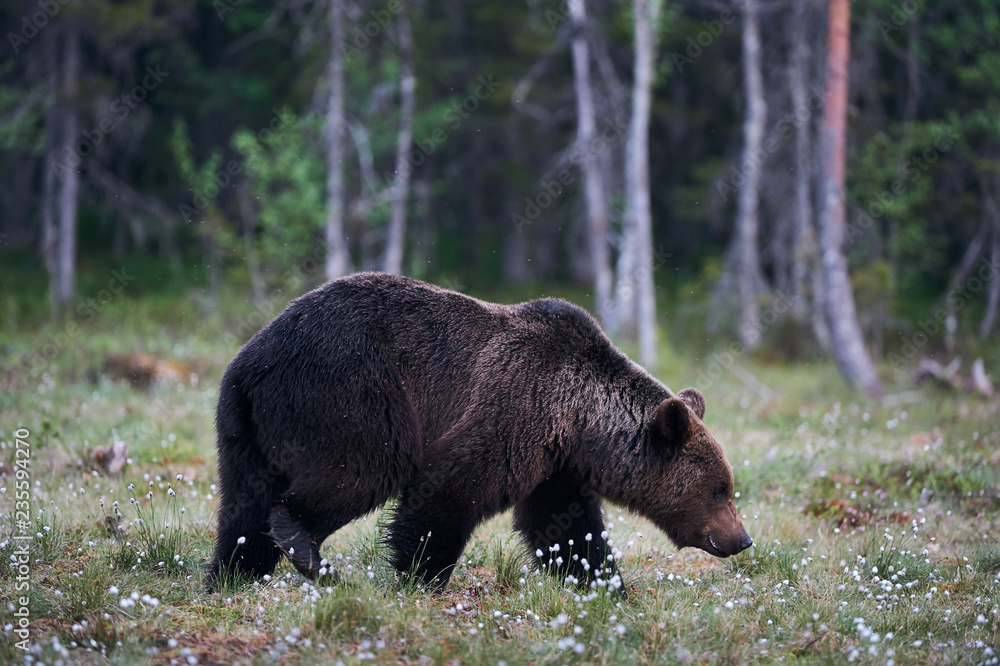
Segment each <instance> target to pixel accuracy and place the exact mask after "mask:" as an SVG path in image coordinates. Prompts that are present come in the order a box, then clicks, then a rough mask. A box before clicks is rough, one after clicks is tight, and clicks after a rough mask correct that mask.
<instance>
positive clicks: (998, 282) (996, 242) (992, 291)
mask: <svg viewBox="0 0 1000 666" xmlns="http://www.w3.org/2000/svg"><path fill="white" fill-rule="evenodd" d="M997 180H998V179H997V178H994V182H996V181H997ZM995 191H996V190H994V192H995ZM986 215H987V216H988V217H989V218H990V222H991V226H992V229H991V230H990V234H991V235H992V236H993V242H992V247H991V249H990V263H992V264H993V271H997V270H998V269H997V267H1000V206H998V205H997V200H996V198H994V194H993V193H990V194H988V195H987V200H986ZM987 280H988V285H989V291H988V292H987V298H986V314H985V315H983V321H982V324H980V326H979V335H980V336H981V337H984V338H985V337H986V336H987V335H989V332H990V330H992V329H993V322H994V321H996V317H997V306H998V305H1000V275H998V274H997V273H996V272H994V273H993V274H992V275H990V277H989V278H987Z"/></svg>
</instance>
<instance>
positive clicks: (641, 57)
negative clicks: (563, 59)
mask: <svg viewBox="0 0 1000 666" xmlns="http://www.w3.org/2000/svg"><path fill="white" fill-rule="evenodd" d="M662 6H663V2H662V0H633V4H632V7H633V16H634V29H635V73H634V81H633V86H632V119H631V122H630V123H629V133H628V143H627V144H626V146H625V181H626V182H625V188H626V196H627V201H626V211H625V238H624V247H623V248H622V254H624V255H627V256H626V257H624V260H623V261H622V260H620V263H619V267H620V268H619V274H618V308H617V309H618V316H619V318H620V319H621V322H620V324H624V325H623V326H621V329H622V330H623V331H624V332H626V333H627V332H629V330H628V329H629V324H630V323H631V322H635V327H636V328H637V329H638V336H639V359H640V361H642V363H645V364H647V365H648V364H652V363H654V362H655V361H656V291H655V285H654V282H653V269H654V266H653V221H652V211H651V209H650V200H649V196H650V194H649V118H650V113H651V107H652V93H653V73H654V72H653V69H654V65H655V58H656V47H657V44H656V42H657V32H656V31H657V24H658V23H659V18H660V9H661V8H662ZM622 269H624V272H622Z"/></svg>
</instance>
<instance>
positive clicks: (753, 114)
mask: <svg viewBox="0 0 1000 666" xmlns="http://www.w3.org/2000/svg"><path fill="white" fill-rule="evenodd" d="M743 85H744V89H745V91H746V99H747V116H746V119H745V120H744V122H743V159H742V167H743V169H744V172H745V173H744V180H743V185H742V186H741V187H740V195H739V201H738V204H737V217H736V270H737V276H738V279H737V282H738V288H739V293H740V325H739V335H740V341H741V342H742V343H743V345H744V346H745V347H746V348H747V349H754V348H756V347H757V346H758V345H760V339H761V332H760V324H759V321H760V307H759V304H758V301H757V298H758V296H759V291H758V288H759V286H760V285H761V284H762V283H763V277H762V273H761V269H760V249H759V248H758V246H757V235H758V227H759V221H758V217H757V212H758V205H759V198H760V172H761V165H759V164H757V163H756V160H757V159H758V157H759V156H760V155H762V154H763V151H762V145H763V142H764V123H765V121H766V118H767V102H766V101H765V100H764V82H763V77H762V76H761V71H760V27H759V26H758V23H757V0H746V2H745V4H744V7H743Z"/></svg>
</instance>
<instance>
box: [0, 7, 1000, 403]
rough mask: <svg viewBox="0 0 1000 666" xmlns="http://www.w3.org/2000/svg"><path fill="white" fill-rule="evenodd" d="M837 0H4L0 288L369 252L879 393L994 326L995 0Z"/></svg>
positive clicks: (308, 267) (186, 277)
mask: <svg viewBox="0 0 1000 666" xmlns="http://www.w3.org/2000/svg"><path fill="white" fill-rule="evenodd" d="M838 7H840V10H841V11H839V13H838V11H837V8H838ZM847 9H848V3H847V0H832V1H831V2H826V1H823V0H796V1H794V2H791V1H789V2H782V1H781V0H740V1H739V2H735V1H734V2H729V1H727V0H635V2H632V3H623V2H618V3H615V2H607V1H606V0H570V1H568V2H557V1H555V0H553V1H552V2H542V1H537V0H529V1H528V2H524V3H510V2H502V3H501V2H494V1H492V0H483V1H478V2H459V1H458V0H443V1H442V2H440V3H430V2H427V1H426V0H414V1H409V0H363V1H352V0H324V1H309V0H278V1H277V2H267V3H265V2H258V1H257V0H169V1H163V2H160V1H156V0H154V1H152V2H142V3H140V2H133V1H131V0H126V1H121V2H109V1H107V0H67V1H65V2H62V3H61V2H59V0H11V1H10V2H5V3H4V4H3V6H2V7H0V24H2V25H3V26H4V28H5V44H4V45H3V48H4V49H5V55H4V58H3V59H2V61H0V63H2V64H0V148H2V151H3V152H2V156H0V263H2V268H0V279H2V284H3V287H4V299H5V302H4V303H3V304H0V312H4V313H5V314H4V317H5V318H6V320H7V322H8V325H9V326H15V325H25V326H27V325H30V323H31V322H33V321H39V320H40V319H43V318H45V317H47V316H50V314H49V313H51V314H52V315H54V316H56V317H65V316H66V315H67V312H68V311H71V308H72V304H73V302H74V299H75V298H79V297H80V296H81V289H80V288H78V287H77V286H76V281H77V278H78V277H79V278H80V279H81V280H84V281H86V280H87V279H89V278H88V276H95V275H97V276H100V275H103V274H105V273H107V271H108V270H110V267H111V266H113V265H117V263H120V262H122V261H125V260H126V259H127V260H128V261H129V262H131V263H130V264H129V265H135V264H136V263H137V262H138V263H139V264H141V265H142V266H146V267H148V268H146V269H143V270H147V271H148V275H147V279H146V280H145V281H144V282H143V284H145V285H146V286H145V287H143V288H144V289H154V286H155V288H161V289H174V290H178V292H179V293H191V292H192V291H194V292H197V293H199V294H200V295H201V297H204V299H205V301H206V303H209V304H211V303H215V302H217V299H218V298H219V293H220V291H225V290H227V289H229V290H245V291H246V292H247V293H250V294H252V298H253V299H254V300H256V301H258V302H260V301H263V300H265V299H267V298H268V296H269V294H272V293H274V291H275V290H276V289H286V288H288V289H292V288H294V289H297V290H298V291H302V290H304V289H305V288H307V287H308V286H312V285H315V284H318V283H319V282H321V281H322V280H323V279H324V277H329V278H332V277H336V276H338V275H342V274H344V273H345V272H348V271H350V270H368V269H379V270H388V271H392V272H401V273H403V274H407V275H412V276H414V277H418V278H424V279H434V280H437V281H439V282H444V283H448V284H452V285H465V286H467V287H468V288H471V289H475V290H477V291H479V292H482V291H484V290H485V291H488V290H490V289H491V288H492V287H493V286H494V285H496V284H503V285H505V288H506V289H508V290H509V292H510V293H511V295H512V297H520V296H526V295H529V294H540V293H542V292H547V291H552V290H557V291H558V290H569V291H570V292H572V293H578V294H580V300H581V302H583V303H584V304H586V305H589V306H591V307H592V309H593V311H594V312H595V314H597V315H598V316H599V318H600V319H601V320H602V321H603V323H604V324H605V325H606V326H607V327H608V328H609V329H610V330H611V331H613V332H614V333H615V335H617V336H619V337H620V338H621V339H624V340H628V339H635V340H636V341H637V342H639V343H641V344H640V347H639V348H640V352H641V357H642V359H643V360H644V361H646V362H652V360H653V359H654V358H655V354H656V350H657V337H656V336H657V329H659V330H660V338H659V345H661V346H662V345H675V346H677V347H679V348H680V347H685V346H687V347H689V348H691V349H699V348H704V347H706V345H710V344H715V342H713V341H718V340H725V339H730V338H732V339H736V340H738V341H740V343H741V344H742V345H744V346H745V347H746V348H749V349H757V348H763V349H764V350H770V351H769V352H768V353H777V354H781V355H783V356H790V357H796V358H797V357H801V356H805V355H810V354H830V353H832V355H834V356H835V357H836V358H837V359H838V362H839V365H840V367H841V368H842V370H843V372H844V374H845V376H846V377H847V378H848V380H849V381H851V382H852V383H855V384H857V385H859V386H860V387H862V388H864V389H866V390H868V391H869V392H872V393H877V392H878V391H879V390H880V387H879V381H878V377H877V376H876V375H875V374H874V372H875V371H874V367H873V365H872V362H871V361H870V360H869V359H870V358H872V359H874V361H875V362H879V361H880V360H885V359H889V358H890V357H891V355H892V354H899V353H900V352H901V350H902V349H903V348H904V347H905V345H906V342H907V340H910V339H911V337H912V336H913V335H914V334H915V333H917V332H919V331H920V330H922V329H920V328H919V324H920V323H921V322H924V321H925V320H927V319H928V318H932V319H933V318H934V313H935V312H937V311H939V310H941V309H942V308H943V309H944V311H945V312H946V313H947V320H946V321H945V322H944V323H942V324H941V325H940V326H939V327H938V329H935V330H937V331H938V332H936V333H933V334H932V335H931V338H932V340H931V341H930V342H928V343H927V344H926V346H925V347H922V348H921V353H922V354H925V353H926V354H930V353H932V352H933V351H935V350H936V349H941V350H944V351H946V352H948V353H949V354H951V353H958V352H961V351H963V350H964V349H966V348H968V349H970V350H972V351H973V352H975V353H983V349H984V348H988V347H989V346H988V345H987V341H988V340H990V336H995V335H996V333H995V331H996V318H997V309H998V301H1000V279H997V277H996V274H997V271H998V268H997V266H998V264H1000V200H998V198H1000V94H998V93H1000V43H998V41H1000V0H970V1H969V2H962V3H954V2H945V3H932V2H899V1H898V0H855V2H853V3H850V8H849V9H850V11H847ZM831 16H833V17H834V18H835V19H840V20H842V21H844V24H843V27H842V33H843V35H844V44H843V46H844V47H845V48H844V49H841V50H840V51H837V52H836V53H834V52H833V49H832V48H831V47H832V46H834V44H832V43H830V42H829V41H828V37H827V35H828V34H834V33H835V32H836V30H837V29H839V28H837V26H835V25H831V24H830V17H831ZM848 45H849V48H847V46H848ZM838 55H840V56H842V58H843V59H844V60H843V61H842V62H840V63H839V64H837V62H835V58H836V57H837V56H838ZM831 59H833V60H831ZM831 71H834V72H838V73H840V74H838V76H839V75H841V74H842V76H843V77H844V80H843V81H842V82H841V83H842V85H841V87H840V89H839V91H838V89H837V84H838V81H839V80H840V79H838V78H837V77H831V75H830V74H829V72H831ZM838 123H839V128H840V129H839V130H838V129H837V126H838ZM838 132H840V135H839V139H837V138H836V136H837V133H838ZM838 141H839V143H838ZM838 159H839V160H841V161H840V166H839V167H838V166H837V160H838ZM116 262H117V263H116ZM317 262H318V264H319V266H320V267H319V268H318V269H316V268H314V267H313V265H314V264H316V263H317ZM983 267H985V268H986V269H987V274H988V275H992V276H993V277H987V278H986V279H983V278H982V277H981V276H980V277H978V278H977V275H979V273H980V272H981V271H982V270H983ZM991 267H992V268H991ZM990 270H992V272H991V273H990V272H989V271H990ZM303 276H304V277H303ZM976 279H978V280H979V281H980V282H979V286H978V287H975V288H973V287H974V285H973V284H972V281H973V280H976ZM301 282H304V284H300V283H301ZM292 283H294V285H295V286H294V287H292V286H290V285H291V284H292ZM518 285H526V286H524V287H518ZM560 293H562V292H560ZM44 294H47V295H48V299H47V302H46V299H43V298H40V296H41V295H44ZM83 295H85V294H83ZM935 321H936V320H935ZM11 322H20V323H19V324H16V323H11ZM706 330H707V331H708V335H707V336H706ZM706 340H708V342H706ZM993 347H995V345H993ZM904 356H905V355H904ZM905 358H906V359H907V360H908V361H912V362H914V363H915V362H916V360H917V359H915V358H912V355H911V356H905ZM997 361H1000V359H997Z"/></svg>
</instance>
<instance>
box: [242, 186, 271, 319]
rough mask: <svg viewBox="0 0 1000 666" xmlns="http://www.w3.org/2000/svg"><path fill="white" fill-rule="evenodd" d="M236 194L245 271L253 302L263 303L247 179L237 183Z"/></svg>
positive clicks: (264, 287) (263, 289)
mask: <svg viewBox="0 0 1000 666" xmlns="http://www.w3.org/2000/svg"><path fill="white" fill-rule="evenodd" d="M236 196H237V199H238V200H239V205H240V218H242V221H243V249H244V251H245V252H246V260H247V271H248V272H249V273H250V286H251V288H252V289H253V298H254V302H256V303H263V302H264V298H265V297H266V296H267V289H266V286H265V284H264V275H263V273H261V269H260V255H259V254H258V253H257V234H256V231H255V229H254V212H253V202H252V201H251V200H250V188H249V181H248V180H244V181H243V182H241V183H240V184H239V186H238V188H237V190H236Z"/></svg>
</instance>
